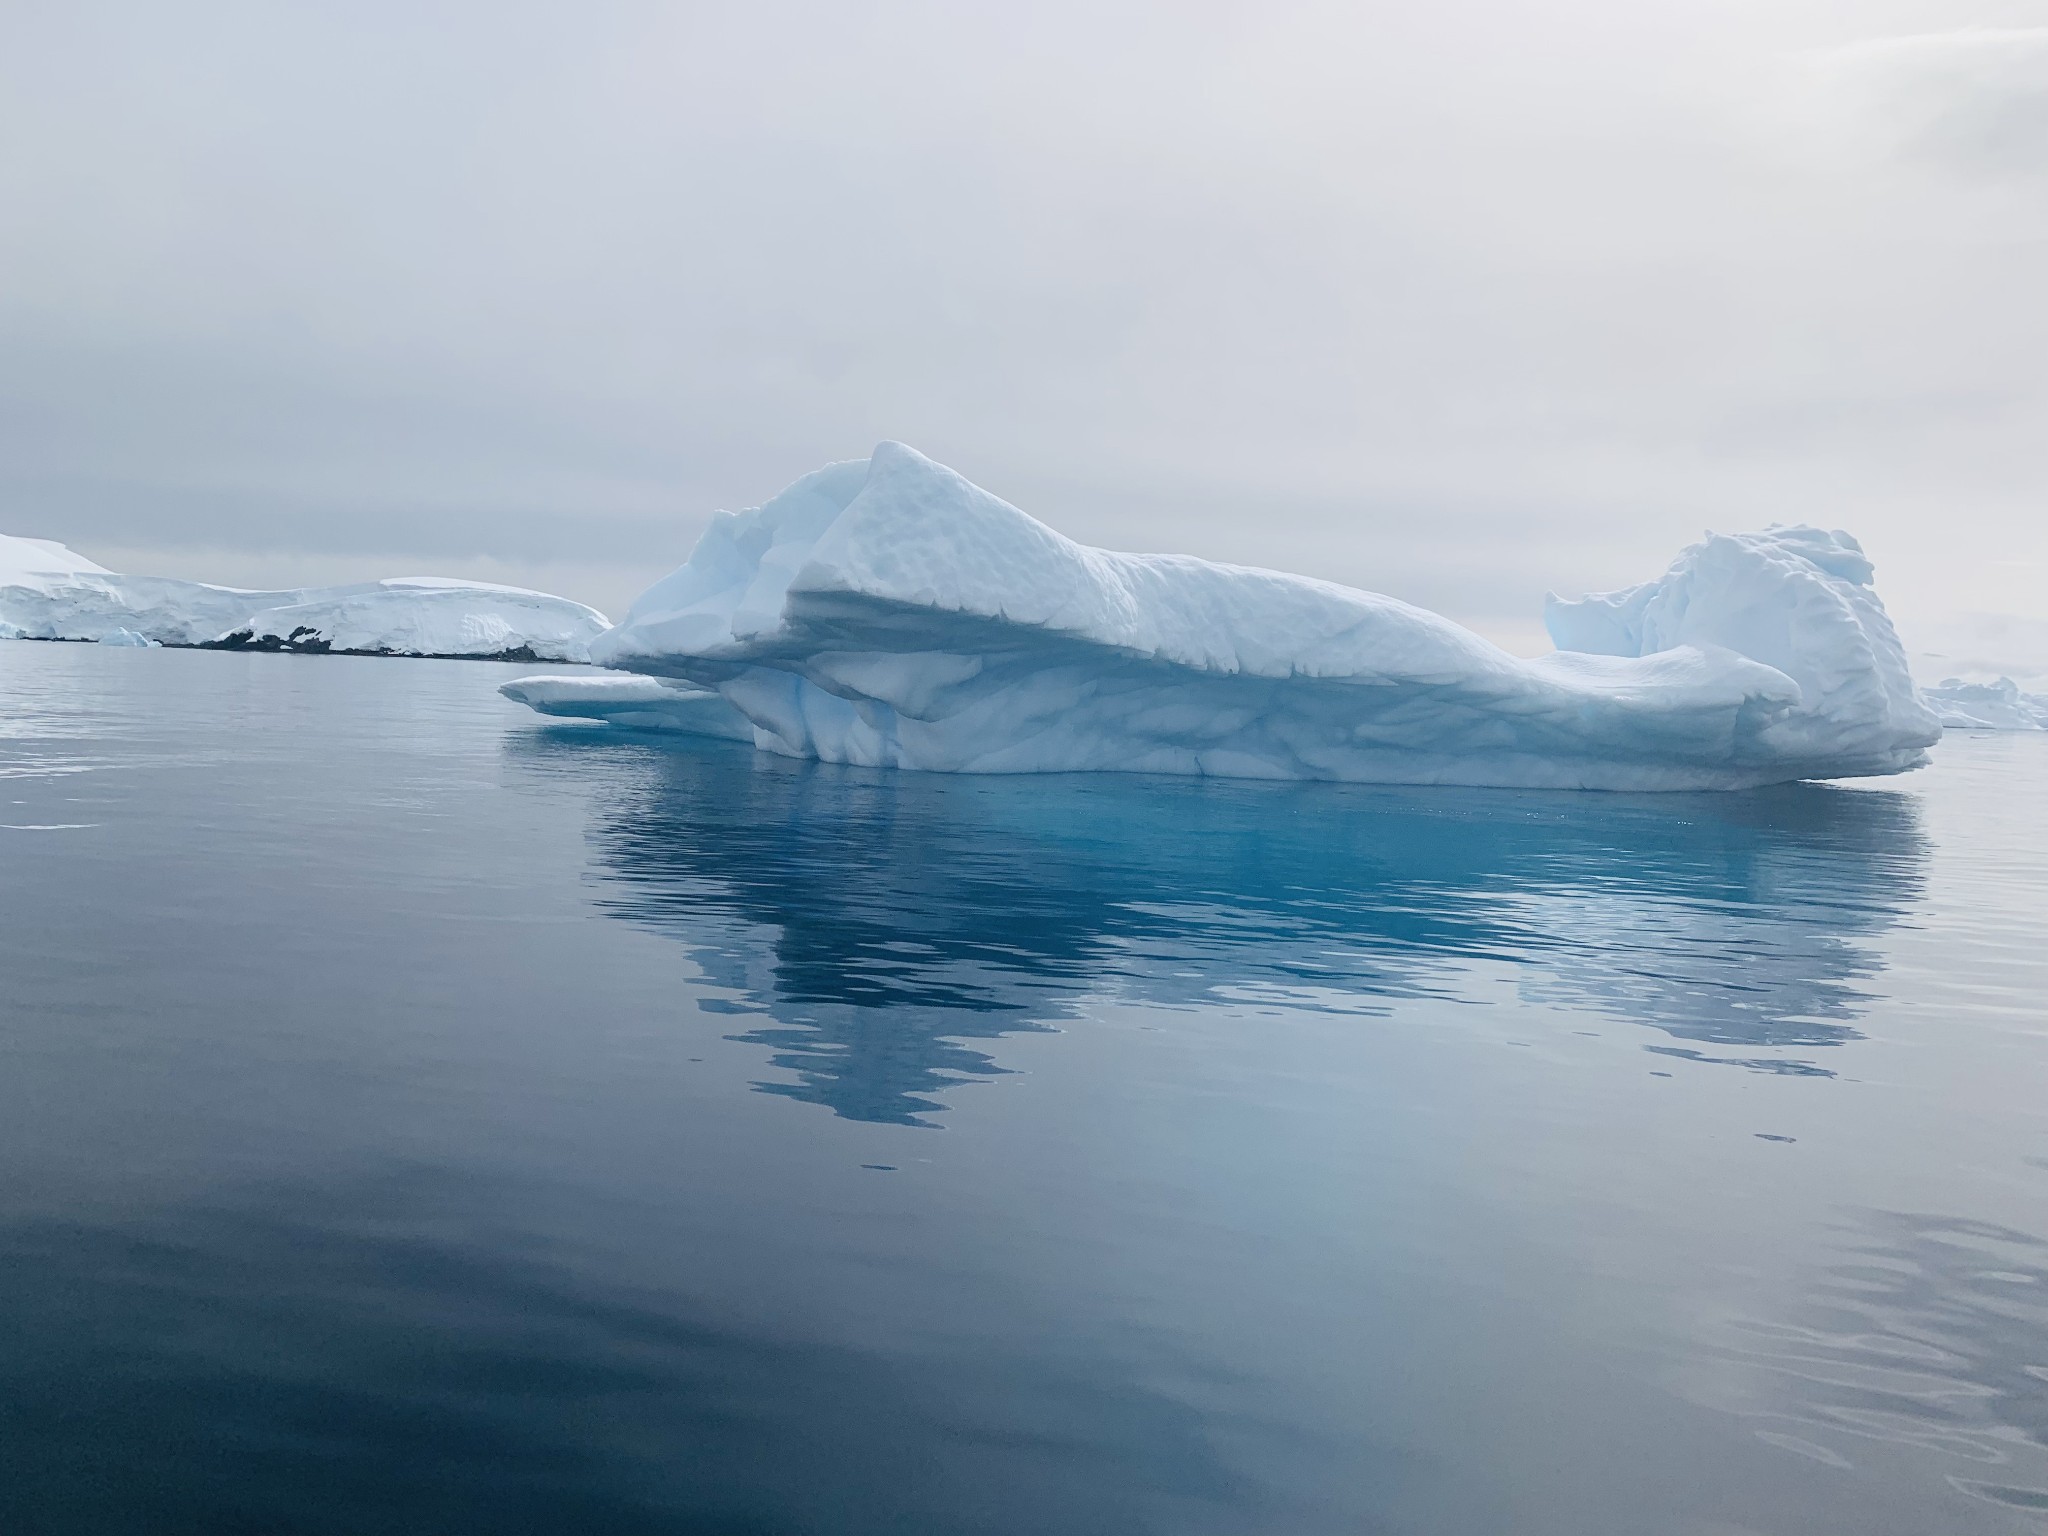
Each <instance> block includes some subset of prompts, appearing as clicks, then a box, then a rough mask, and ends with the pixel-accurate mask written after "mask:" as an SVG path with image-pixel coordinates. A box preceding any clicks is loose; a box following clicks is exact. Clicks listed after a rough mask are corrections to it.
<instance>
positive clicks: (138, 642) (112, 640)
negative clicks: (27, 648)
mask: <svg viewBox="0 0 2048 1536" xmlns="http://www.w3.org/2000/svg"><path fill="white" fill-rule="evenodd" d="M15 638H16V639H19V638H20V636H16V637H15ZM100 644H101V645H126V646H137V647H140V648H141V649H143V650H148V649H150V648H151V647H155V648H156V649H159V650H161V649H162V648H163V647H162V642H161V641H157V640H152V639H150V638H149V636H147V635H138V634H137V633H136V632H135V631H134V630H132V629H115V630H109V631H108V632H107V633H106V634H104V635H101V636H100Z"/></svg>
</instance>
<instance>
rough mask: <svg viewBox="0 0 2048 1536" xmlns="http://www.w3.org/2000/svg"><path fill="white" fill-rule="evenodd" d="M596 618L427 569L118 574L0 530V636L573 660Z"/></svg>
mask: <svg viewBox="0 0 2048 1536" xmlns="http://www.w3.org/2000/svg"><path fill="white" fill-rule="evenodd" d="M606 622H607V621H606V619H605V616H604V615H603V614H601V613H599V612H598V611H597V610H596V609H595V608H586V607H584V606H583V604H581V603H572V602H570V601H569V600H568V599H567V598H562V597H550V596H549V595H548V594H547V593H545V592H529V591H527V590H525V589H524V588H523V587H501V586H494V585H492V584H490V583H488V582H480V581H456V580H451V579H448V578H444V577H438V576H403V577H398V578H395V579H393V580H389V581H372V582H363V583H360V584H358V585H355V586H347V587H310V588H301V589H297V590H290V591H282V592H247V591H242V590H240V589H239V588H235V587H216V586H209V585H208V584H206V583H205V582H198V581H179V580H176V579H175V578H172V577H167V576H123V575H119V574H116V573H115V572H113V571H109V570H107V569H106V568H105V567H104V566H100V565H95V564H94V563H93V562H92V561H90V560H88V559H86V558H85V557H84V556H83V555H80V554H77V553H75V552H74V551H72V550H69V549H66V548H65V547H64V546H63V545H62V544H57V543H53V542H51V541H50V540H47V539H17V538H9V537H7V536H6V535H4V534H0V639H30V640H101V641H107V642H109V643H113V644H124V643H125V644H135V643H137V640H140V641H141V642H144V643H147V642H149V641H154V642H156V643H157V644H159V645H184V646H210V647H217V648H221V649H248V650H263V651H312V652H334V653H338V654H347V655H366V656H449V657H494V658H501V659H504V660H510V661H584V660H586V659H587V647H588V646H589V643H590V641H591V640H592V639H594V638H595V637H596V636H598V635H599V634H601V633H603V632H604V629H605V626H606ZM122 635H128V636H133V637H136V638H134V639H129V640H126V641H123V640H121V639H119V638H118V637H120V636H122Z"/></svg>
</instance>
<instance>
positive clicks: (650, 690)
mask: <svg viewBox="0 0 2048 1536" xmlns="http://www.w3.org/2000/svg"><path fill="white" fill-rule="evenodd" d="M498 692H500V693H502V694H503V695H505V697H506V698H508V699H513V700H516V701H517V702H518V703H521V704H524V705H526V706H527V707H528V708H531V709H535V710H538V711H539V712H540V713H541V714H544V715H559V716H562V717H565V718H567V719H571V720H603V721H605V722H607V723H608V724H611V725H622V726H628V727H630V728H632V729H634V730H641V731H681V732H683V733H684V734H686V735H691V736H723V737H726V738H728V739H729V740H732V741H746V742H751V741H752V740H753V739H754V727H753V724H752V722H750V721H749V720H748V719H747V717H746V716H745V715H742V714H741V713H740V712H739V711H738V710H736V709H734V708H733V707H732V706H731V705H730V704H728V703H726V702H725V700H724V698H722V697H721V696H720V695H719V694H718V693H716V692H714V691H713V690H711V689H709V688H695V687H692V686H691V685H690V684H688V683H682V682H677V681H674V680H673V679H670V678H662V677H622V676H620V675H619V674H618V673H616V672H611V673H606V672H598V673H591V672H583V673H575V674H571V675H569V676H566V677H521V678H515V679H514V680H513V681H512V682H509V683H500V684H499V685H498Z"/></svg>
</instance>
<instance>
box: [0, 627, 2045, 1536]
mask: <svg viewBox="0 0 2048 1536" xmlns="http://www.w3.org/2000/svg"><path fill="white" fill-rule="evenodd" d="M508 675H513V674H511V673H509V672H508V671H507V670H506V669H503V668H499V667H493V666H487V665H481V664H463V663H437V662H398V661H376V660H356V659H345V658H319V659H315V658H299V657H289V656H239V655H215V654H204V653H190V652H165V651H123V650H110V649H104V648H98V647H91V646H62V645H28V644H14V645H5V646H0V824H4V825H0V1052H4V1055H0V1341H4V1347H0V1530H4V1531H6V1532H9V1533H27V1532H50V1533H73V1532H92V1533H124V1532H138V1533H140V1532H148V1533H153V1536H154V1533H166V1532H194V1533H202V1532H203V1533H207V1536H221V1533H238V1532H248V1533H258V1532H261V1533H282V1532H294V1533H296V1532H309V1533H310V1532H318V1533H328V1532H333V1533H343V1532H346V1533H372V1532H375V1533H387V1532H389V1533H399V1532H403V1533H407V1536H417V1533H427V1532H451V1533H452V1532H485V1533H494V1532H535V1533H541V1532H545V1533H561V1532H572V1531H573V1532H579V1533H589V1532H599V1533H602V1532H633V1533H639V1532H648V1533H652V1532H734V1533H740V1532H747V1533H767V1532H819V1533H867V1532H891V1533H924V1532H970V1531H971V1532H977V1533H1031V1536H1041V1533H1058V1536H1087V1533H1096V1532H1100V1533H1118V1536H1125V1533H1136V1532H1162V1533H1206V1532H1217V1533H1226V1532H1227V1533H1245V1532H1272V1533H1288V1536H1293V1533H1322V1532H1389V1533H1393V1532H1398V1533H1409V1532H1415V1533H1423V1532H1427V1533H1461V1536H1462V1533H1485V1536H1499V1533H1510V1532H1513V1533H1525V1532H1526V1533H1559V1536H1564V1533H1569V1536H1596V1533H1614V1536H1643V1533H1657V1532H1674V1533H1689V1536H1737V1533H1774V1536H1821V1533H1834V1532H1840V1533H1856V1536H1874V1533H1901V1536H1908V1533H1910V1536H1925V1533H1930V1532H1949V1531H1956V1532H1999V1533H2003V1532H2040V1531H2043V1530H2048V1092H2044V1089H2048V1002H2044V994H2048V738H2026V737H1981V736H1980V737H1960V738H1952V739H1951V740H1950V741H1948V742H1946V743H1944V744H1943V746H1942V747H1941V749H1940V752H1939V761H1938V763H1937V766H1936V767H1935V768H1934V769H1933V770H1932V771H1930V772H1926V773H1922V774H1919V775H1915V776H1912V777H1910V778H1907V779H1904V780H1900V781H1895V782H1893V783H1889V784H1885V785H1882V786H1875V787H1853V788H1849V787H1823V786H1801V787H1796V788H1789V789H1783V790H1777V791H1769V792H1760V793H1751V794H1743V795H1729V796H1672V797H1631V796H1597V795H1560V794H1531V793H1493V792H1471V791H1455V790H1451V791H1408V790H1398V791H1395V790H1373V789H1361V788H1353V787H1341V786H1323V785H1306V786H1303V785H1260V784H1227V783H1213V782H1206V783H1205V782H1199V781H1196V782H1189V781H1174V780H1159V779H1141V778H1117V777H1092V778H1050V779H1048V778H1035V779H969V778H949V777H938V776H923V775H912V774H903V775H891V774H886V773H875V772H866V771H860V770H846V769H837V768H831V767H822V766H818V765H814V764H799V763H791V762H785V761H781V760H777V759H772V758H767V757H761V756H756V755H754V754H752V753H750V752H748V751H746V750H744V749H741V748H735V747H731V746H727V745H722V744H717V743H703V744H691V743H680V742H664V741H660V740H656V739H650V738H637V739H636V738H630V737H620V736H610V735H605V734H603V733H600V732H596V731H588V730H583V729H579V728H575V727H552V728H551V727H547V726H544V725H542V724H540V723H538V722H537V721H536V719H535V717H533V716H531V715H528V714H526V713H525V712H523V711H521V710H518V709H517V708H515V707H514V706H512V705H510V704H507V703H506V702H505V701H503V700H501V699H499V698H497V697H496V696H495V693H494V688H495V685H496V684H497V683H498V682H499V681H501V680H502V679H503V678H504V677H506V676H508Z"/></svg>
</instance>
